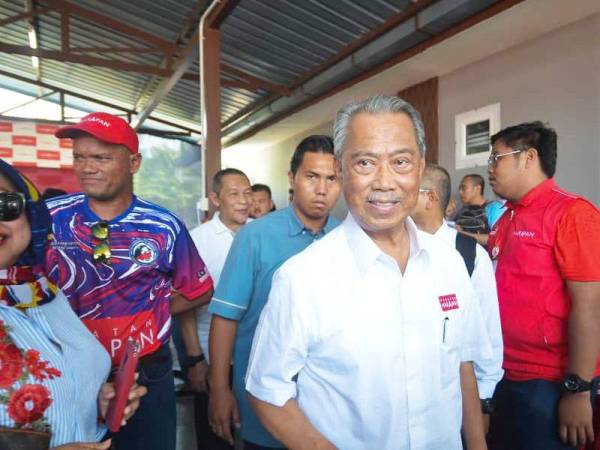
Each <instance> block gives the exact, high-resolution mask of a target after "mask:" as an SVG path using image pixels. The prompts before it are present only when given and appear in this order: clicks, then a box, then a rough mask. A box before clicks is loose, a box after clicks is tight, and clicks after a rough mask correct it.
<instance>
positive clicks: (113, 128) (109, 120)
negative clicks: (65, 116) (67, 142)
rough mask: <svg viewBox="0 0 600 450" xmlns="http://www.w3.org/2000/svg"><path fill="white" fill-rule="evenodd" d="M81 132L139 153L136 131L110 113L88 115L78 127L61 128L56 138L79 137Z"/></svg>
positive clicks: (55, 134)
mask: <svg viewBox="0 0 600 450" xmlns="http://www.w3.org/2000/svg"><path fill="white" fill-rule="evenodd" d="M81 131H83V132H85V133H88V134H91V135H92V136H94V137H95V138H96V139H99V140H101V141H104V142H108V143H109V144H118V145H124V146H125V147H127V150H129V151H130V152H131V153H133V154H135V153H138V151H139V143H138V137H137V134H136V132H135V130H134V129H133V128H131V126H130V125H129V124H128V123H127V122H126V121H125V120H123V119H121V118H120V117H117V116H113V115H112V114H108V113H102V112H96V113H91V114H88V115H87V116H85V117H83V118H82V119H81V121H80V122H79V123H78V124H77V125H67V126H66V127H62V128H59V129H58V130H57V131H56V133H54V136H56V137H57V138H73V137H76V136H78V134H79V132H81Z"/></svg>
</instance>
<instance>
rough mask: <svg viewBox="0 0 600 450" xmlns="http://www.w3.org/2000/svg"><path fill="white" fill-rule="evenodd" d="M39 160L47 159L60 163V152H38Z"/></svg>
mask: <svg viewBox="0 0 600 450" xmlns="http://www.w3.org/2000/svg"><path fill="white" fill-rule="evenodd" d="M37 158H38V159H46V160H51V161H60V151H57V150H38V151H37Z"/></svg>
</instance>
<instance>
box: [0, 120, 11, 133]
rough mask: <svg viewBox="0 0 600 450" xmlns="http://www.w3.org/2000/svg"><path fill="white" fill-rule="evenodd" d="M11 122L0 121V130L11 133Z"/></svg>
mask: <svg viewBox="0 0 600 450" xmlns="http://www.w3.org/2000/svg"><path fill="white" fill-rule="evenodd" d="M12 125H13V124H12V123H10V122H0V131H5V132H6V131H8V132H9V133H12V130H13V126H12Z"/></svg>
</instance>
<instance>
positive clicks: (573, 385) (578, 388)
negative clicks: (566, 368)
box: [562, 373, 592, 394]
mask: <svg viewBox="0 0 600 450" xmlns="http://www.w3.org/2000/svg"><path fill="white" fill-rule="evenodd" d="M591 389H592V383H590V382H589V381H585V380H583V379H582V378H581V377H580V376H579V375H576V374H574V373H569V374H567V376H565V379H564V380H563V383H562V391H563V392H569V393H571V394H576V393H578V392H586V391H589V390H591Z"/></svg>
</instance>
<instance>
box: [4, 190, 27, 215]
mask: <svg viewBox="0 0 600 450" xmlns="http://www.w3.org/2000/svg"><path fill="white" fill-rule="evenodd" d="M24 209H25V196H24V195H23V194H21V193H20V192H0V222H11V221H13V220H16V219H18V218H19V217H21V214H23V210H24Z"/></svg>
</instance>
